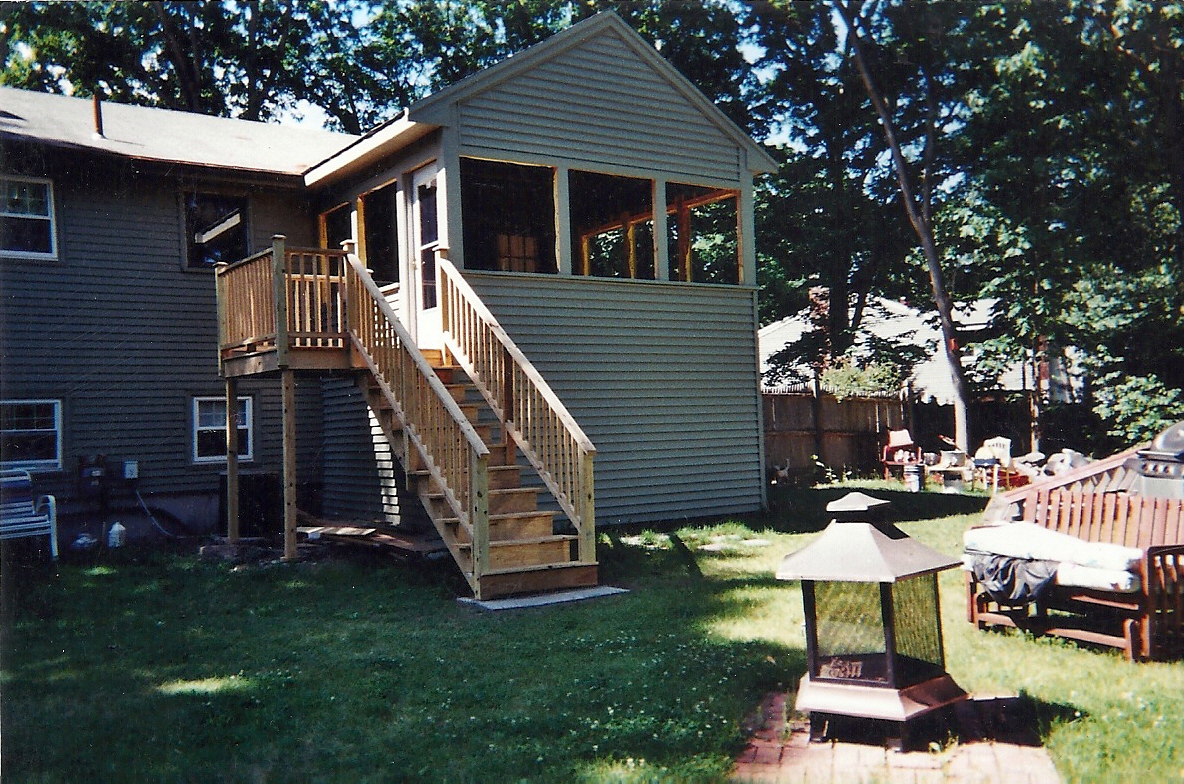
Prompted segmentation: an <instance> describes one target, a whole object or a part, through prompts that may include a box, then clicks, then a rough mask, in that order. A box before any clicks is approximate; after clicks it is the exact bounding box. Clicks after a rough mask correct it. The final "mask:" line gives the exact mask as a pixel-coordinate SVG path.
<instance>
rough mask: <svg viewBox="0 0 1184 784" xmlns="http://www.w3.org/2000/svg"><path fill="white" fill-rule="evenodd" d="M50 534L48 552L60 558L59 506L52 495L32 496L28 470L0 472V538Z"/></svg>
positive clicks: (31, 483) (31, 484) (31, 482)
mask: <svg viewBox="0 0 1184 784" xmlns="http://www.w3.org/2000/svg"><path fill="white" fill-rule="evenodd" d="M24 536H48V537H49V551H50V554H51V555H52V556H53V558H54V560H55V561H56V560H57V557H58V509H57V500H56V499H55V498H54V497H53V496H52V495H43V496H40V497H37V498H34V496H33V479H32V477H30V476H29V472H28V471H22V470H19V469H9V470H5V471H0V540H2V539H16V538H18V537H24Z"/></svg>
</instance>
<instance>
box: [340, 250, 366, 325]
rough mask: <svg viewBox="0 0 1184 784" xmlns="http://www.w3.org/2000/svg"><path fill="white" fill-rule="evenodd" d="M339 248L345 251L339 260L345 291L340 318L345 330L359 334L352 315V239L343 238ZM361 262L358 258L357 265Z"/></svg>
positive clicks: (355, 296) (353, 295) (353, 306)
mask: <svg viewBox="0 0 1184 784" xmlns="http://www.w3.org/2000/svg"><path fill="white" fill-rule="evenodd" d="M341 249H342V250H344V251H345V258H344V259H342V260H341V274H342V276H343V277H344V279H345V293H344V294H343V295H342V297H341V309H342V310H343V311H345V312H344V313H343V314H342V319H341V320H342V322H343V323H344V324H345V330H346V332H347V333H349V332H352V333H354V334H355V335H356V334H359V333H358V330H357V329H356V323H357V317H356V316H355V315H354V311H356V310H357V299H358V298H357V295H356V293H355V292H354V279H355V278H356V276H357V275H356V273H355V272H354V268H353V266H354V265H353V264H352V263H351V261H352V260H355V259H357V256H356V255H355V254H354V241H353V240H345V241H344V242H342V243H341ZM361 263H362V262H361V261H360V260H358V265H359V266H360V265H361ZM347 343H348V342H347Z"/></svg>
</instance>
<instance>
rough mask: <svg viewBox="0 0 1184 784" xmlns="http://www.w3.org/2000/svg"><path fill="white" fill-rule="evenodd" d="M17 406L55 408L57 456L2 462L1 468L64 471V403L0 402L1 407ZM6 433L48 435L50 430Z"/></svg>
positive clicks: (36, 400)
mask: <svg viewBox="0 0 1184 784" xmlns="http://www.w3.org/2000/svg"><path fill="white" fill-rule="evenodd" d="M17 405H25V406H28V405H52V406H53V419H54V426H53V434H54V440H55V442H56V443H55V455H54V457H53V459H47V458H46V459H35V460H2V461H0V468H4V469H10V468H19V469H24V470H26V471H30V472H38V471H45V472H49V471H61V470H62V438H63V432H62V401H61V399H60V398H6V399H4V400H0V407H7V406H17ZM6 432H14V433H48V432H50V430H49V429H48V428H23V429H20V430H11V431H6Z"/></svg>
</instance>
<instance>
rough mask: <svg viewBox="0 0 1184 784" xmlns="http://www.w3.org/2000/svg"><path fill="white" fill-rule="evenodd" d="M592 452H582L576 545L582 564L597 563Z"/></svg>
mask: <svg viewBox="0 0 1184 784" xmlns="http://www.w3.org/2000/svg"><path fill="white" fill-rule="evenodd" d="M592 458H593V453H592V452H585V451H584V450H580V490H579V500H578V503H579V505H580V506H579V509H580V530H579V537H580V538H579V540H578V542H577V543H576V548H577V555H578V557H579V560H580V562H581V563H593V562H595V561H596V496H595V490H594V489H593V488H594V487H595V485H594V484H593V467H592Z"/></svg>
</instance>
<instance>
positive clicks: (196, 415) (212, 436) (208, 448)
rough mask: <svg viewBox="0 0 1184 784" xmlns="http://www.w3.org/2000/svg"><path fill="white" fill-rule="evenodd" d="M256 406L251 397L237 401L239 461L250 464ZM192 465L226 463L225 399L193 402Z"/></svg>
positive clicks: (252, 454) (212, 398) (195, 400)
mask: <svg viewBox="0 0 1184 784" xmlns="http://www.w3.org/2000/svg"><path fill="white" fill-rule="evenodd" d="M254 416H255V405H254V401H253V400H252V399H251V398H250V397H240V398H239V399H238V412H237V417H236V422H237V425H238V459H239V460H250V459H252V458H253V457H254V456H255V453H254V447H255V439H254V437H253V436H254ZM193 462H195V463H225V462H226V398H224V397H195V398H193Z"/></svg>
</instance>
